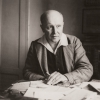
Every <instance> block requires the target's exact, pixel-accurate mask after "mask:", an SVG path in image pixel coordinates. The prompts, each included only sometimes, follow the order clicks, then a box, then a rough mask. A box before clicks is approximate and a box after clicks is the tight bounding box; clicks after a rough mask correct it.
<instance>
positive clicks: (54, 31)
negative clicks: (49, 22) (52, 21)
mask: <svg viewBox="0 0 100 100" xmlns="http://www.w3.org/2000/svg"><path fill="white" fill-rule="evenodd" d="M56 33H57V28H56V26H54V27H53V34H56Z"/></svg>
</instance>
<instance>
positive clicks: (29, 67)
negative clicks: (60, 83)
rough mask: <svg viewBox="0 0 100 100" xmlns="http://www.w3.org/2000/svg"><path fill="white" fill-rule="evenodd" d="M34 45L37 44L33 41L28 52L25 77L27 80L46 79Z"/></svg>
mask: <svg viewBox="0 0 100 100" xmlns="http://www.w3.org/2000/svg"><path fill="white" fill-rule="evenodd" d="M34 45H35V44H34V43H33V42H32V43H31V46H30V48H29V51H28V54H27V58H26V62H25V67H24V69H23V76H24V79H27V80H40V79H44V76H43V74H42V71H41V68H40V65H39V62H38V60H37V56H36V51H35V47H34Z"/></svg>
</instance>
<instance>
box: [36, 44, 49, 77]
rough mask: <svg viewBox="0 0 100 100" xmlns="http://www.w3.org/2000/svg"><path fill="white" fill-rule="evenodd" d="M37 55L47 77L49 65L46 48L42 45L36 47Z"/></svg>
mask: <svg viewBox="0 0 100 100" xmlns="http://www.w3.org/2000/svg"><path fill="white" fill-rule="evenodd" d="M36 53H37V58H38V61H39V64H40V67H41V70H42V72H43V74H44V76H46V72H48V64H47V51H46V48H45V47H44V46H42V45H41V44H38V45H36Z"/></svg>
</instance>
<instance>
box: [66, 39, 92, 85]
mask: <svg viewBox="0 0 100 100" xmlns="http://www.w3.org/2000/svg"><path fill="white" fill-rule="evenodd" d="M92 75H93V66H92V65H91V63H90V62H89V60H88V58H87V56H86V53H85V50H84V48H83V46H82V43H81V42H80V40H79V39H77V38H76V39H75V41H74V70H73V71H72V72H69V73H67V74H65V76H66V77H67V78H68V80H69V82H70V83H71V84H76V83H80V82H84V81H89V80H90V78H91V76H92Z"/></svg>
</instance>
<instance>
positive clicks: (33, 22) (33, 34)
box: [28, 0, 47, 47]
mask: <svg viewBox="0 0 100 100" xmlns="http://www.w3.org/2000/svg"><path fill="white" fill-rule="evenodd" d="M46 5H47V2H46V0H29V10H28V11H29V14H28V15H29V16H28V20H29V21H28V25H29V27H28V47H29V46H30V43H31V41H33V40H35V39H37V38H39V37H40V36H42V35H43V33H42V30H41V28H40V16H41V14H42V13H43V12H44V11H45V10H46V9H47V7H46Z"/></svg>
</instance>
